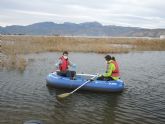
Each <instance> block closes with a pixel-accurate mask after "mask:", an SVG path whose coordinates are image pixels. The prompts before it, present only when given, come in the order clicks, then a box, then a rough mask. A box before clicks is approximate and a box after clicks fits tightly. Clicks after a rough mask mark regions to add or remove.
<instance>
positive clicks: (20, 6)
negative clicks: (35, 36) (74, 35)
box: [0, 0, 165, 28]
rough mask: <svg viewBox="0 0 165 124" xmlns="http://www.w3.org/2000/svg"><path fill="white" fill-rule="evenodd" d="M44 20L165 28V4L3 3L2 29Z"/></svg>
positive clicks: (104, 0)
mask: <svg viewBox="0 0 165 124" xmlns="http://www.w3.org/2000/svg"><path fill="white" fill-rule="evenodd" d="M44 21H52V22H56V23H63V22H74V23H83V22H92V21H97V22H100V23H102V24H103V25H118V26H130V27H142V28H165V1H164V0H29V1H26V0H0V26H8V25H29V24H32V23H36V22H44Z"/></svg>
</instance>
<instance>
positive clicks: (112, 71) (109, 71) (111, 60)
mask: <svg viewBox="0 0 165 124" xmlns="http://www.w3.org/2000/svg"><path fill="white" fill-rule="evenodd" d="M105 60H106V63H107V68H106V72H105V73H104V74H102V75H100V76H99V77H98V78H97V80H107V81H109V80H118V79H119V78H120V73H119V66H118V63H117V62H116V59H115V57H111V56H110V55H106V56H105Z"/></svg>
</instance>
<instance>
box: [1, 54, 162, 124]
mask: <svg viewBox="0 0 165 124" xmlns="http://www.w3.org/2000/svg"><path fill="white" fill-rule="evenodd" d="M60 55H61V53H41V54H31V55H27V56H26V59H27V60H28V66H27V67H26V70H25V71H24V72H20V71H18V70H5V69H4V70H1V71H0V123H2V124H22V123H23V122H25V121H27V120H41V121H43V122H44V123H45V124H55V123H56V124H77V123H79V124H82V123H83V124H91V123H94V124H164V123H165V95H164V94H165V90H164V89H165V58H164V56H165V52H139V53H128V54H113V55H114V56H115V57H116V59H117V60H118V63H119V65H120V70H121V78H122V80H124V81H125V83H126V90H125V91H124V92H122V93H109V94H102V93H92V92H76V93H74V94H73V95H72V96H69V97H67V98H66V99H64V100H63V101H58V100H57V99H56V95H57V94H60V93H65V92H68V91H66V90H59V89H55V88H50V87H47V86H46V82H45V78H46V76H47V74H48V73H49V72H51V71H53V70H54V63H55V62H56V60H57V59H58V58H59V56H60ZM69 56H70V60H71V61H72V62H73V63H76V64H77V69H76V70H77V72H78V73H90V74H96V73H102V72H104V70H105V61H104V56H105V55H104V54H95V53H70V54H69Z"/></svg>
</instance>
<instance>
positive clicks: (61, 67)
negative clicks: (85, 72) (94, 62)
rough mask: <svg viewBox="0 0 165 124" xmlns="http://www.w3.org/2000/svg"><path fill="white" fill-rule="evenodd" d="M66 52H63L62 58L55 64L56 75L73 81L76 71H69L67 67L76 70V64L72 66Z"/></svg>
mask: <svg viewBox="0 0 165 124" xmlns="http://www.w3.org/2000/svg"><path fill="white" fill-rule="evenodd" d="M68 54H69V53H68V52H67V51H64V52H63V54H62V56H61V57H60V58H59V61H58V62H57V63H56V64H55V66H56V68H58V71H56V72H57V75H60V76H64V77H70V78H71V79H74V77H75V75H76V71H71V70H69V66H71V67H73V68H76V64H73V63H72V62H71V61H70V60H69V58H68Z"/></svg>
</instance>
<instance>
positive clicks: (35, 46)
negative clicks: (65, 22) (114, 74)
mask: <svg viewBox="0 0 165 124" xmlns="http://www.w3.org/2000/svg"><path fill="white" fill-rule="evenodd" d="M0 40H1V51H2V54H3V55H5V56H7V57H6V58H8V59H6V61H8V62H6V61H5V59H2V61H1V62H0V64H1V66H5V65H8V66H9V65H10V66H12V67H15V68H18V69H22V70H23V69H24V68H25V66H26V64H27V63H26V60H25V59H24V58H20V57H19V55H20V54H29V53H38V52H47V51H49V52H57V51H58V52H62V51H64V50H67V51H72V52H95V53H128V52H130V51H164V50H165V39H142V38H87V37H60V36H1V37H0ZM4 63H8V64H4Z"/></svg>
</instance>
